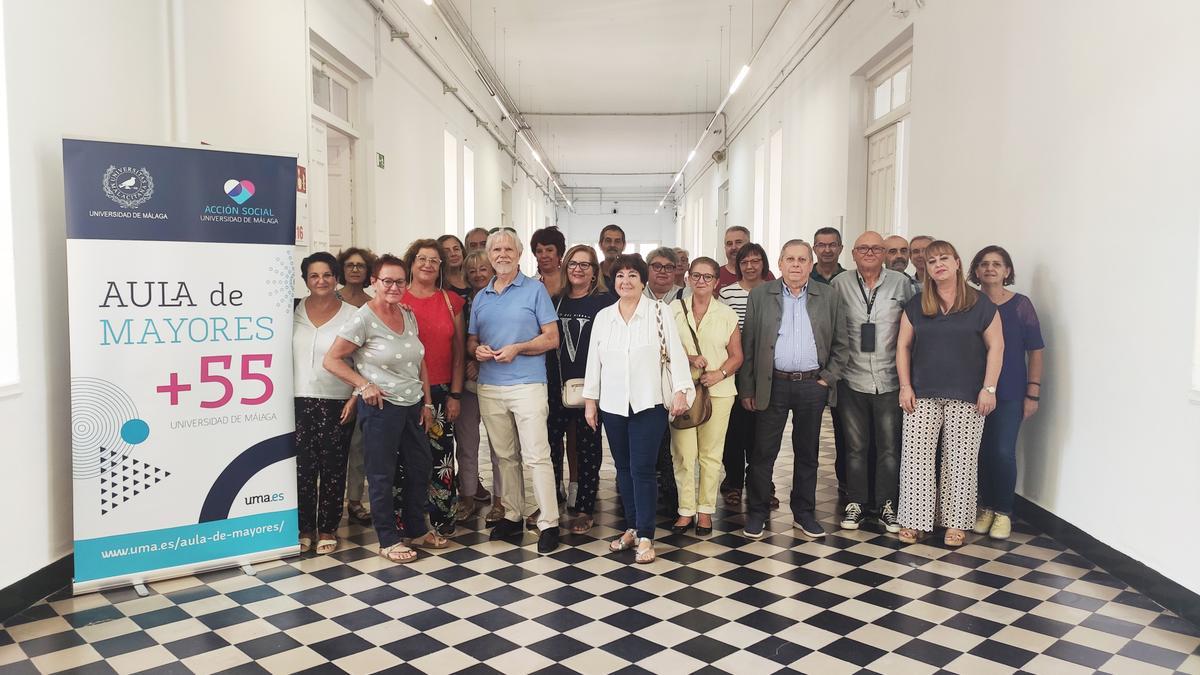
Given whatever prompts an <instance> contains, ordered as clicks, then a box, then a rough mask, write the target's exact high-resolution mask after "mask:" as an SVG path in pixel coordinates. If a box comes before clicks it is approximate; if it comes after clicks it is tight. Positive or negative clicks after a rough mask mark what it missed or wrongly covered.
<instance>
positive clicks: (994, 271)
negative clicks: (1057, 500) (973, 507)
mask: <svg viewBox="0 0 1200 675" xmlns="http://www.w3.org/2000/svg"><path fill="white" fill-rule="evenodd" d="M967 278H968V280H969V281H971V283H974V284H978V285H979V287H980V290H982V291H983V293H984V294H985V295H987V297H988V299H989V300H991V301H992V303H993V304H995V305H996V307H997V308H999V313H1000V323H1001V325H1003V326H1004V366H1003V367H1002V368H1001V369H1000V381H999V382H997V383H996V409H995V410H994V411H993V412H992V414H991V415H989V416H988V421H987V424H986V425H984V427H983V439H982V440H981V441H980V444H979V513H978V515H977V516H976V518H975V534H986V535H988V536H990V537H991V538H992V539H1008V537H1009V535H1011V534H1012V518H1011V515H1012V511H1013V492H1014V491H1015V490H1016V486H1017V434H1018V433H1020V431H1021V423H1022V422H1023V421H1025V420H1027V419H1029V418H1030V417H1032V416H1033V415H1034V414H1035V413H1037V410H1038V403H1039V401H1041V396H1042V372H1043V369H1044V366H1043V360H1042V359H1043V356H1044V354H1045V351H1046V343H1045V342H1044V341H1043V340H1042V325H1041V322H1039V321H1038V316H1037V310H1035V309H1034V308H1033V301H1032V300H1030V299H1029V297H1028V296H1025V295H1022V294H1020V293H1013V292H1012V291H1010V290H1008V289H1007V288H1005V286H1011V285H1012V284H1013V283H1015V282H1016V280H1017V275H1016V271H1015V270H1014V269H1013V261H1012V256H1010V255H1009V254H1008V251H1006V250H1004V248H1002V247H1000V246H985V247H984V248H983V249H981V250H980V251H979V253H976V254H975V259H974V260H972V261H971V273H970V274H969V275H968V277H967Z"/></svg>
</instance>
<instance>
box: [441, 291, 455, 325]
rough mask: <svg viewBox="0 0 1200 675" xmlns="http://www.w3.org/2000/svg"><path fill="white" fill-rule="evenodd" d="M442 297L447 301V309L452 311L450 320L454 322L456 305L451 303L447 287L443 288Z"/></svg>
mask: <svg viewBox="0 0 1200 675" xmlns="http://www.w3.org/2000/svg"><path fill="white" fill-rule="evenodd" d="M442 299H443V300H445V301H446V310H447V311H449V312H450V322H451V323H453V322H454V306H453V305H451V304H450V296H449V295H446V289H444V288H443V289H442Z"/></svg>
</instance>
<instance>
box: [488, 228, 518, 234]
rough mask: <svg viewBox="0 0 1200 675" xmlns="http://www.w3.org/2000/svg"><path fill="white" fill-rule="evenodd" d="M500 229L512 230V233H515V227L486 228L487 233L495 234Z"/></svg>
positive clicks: (504, 230)
mask: <svg viewBox="0 0 1200 675" xmlns="http://www.w3.org/2000/svg"><path fill="white" fill-rule="evenodd" d="M501 231H503V232H512V233H513V234H516V233H517V230H516V228H513V227H493V228H492V229H490V230H488V234H496V233H497V232H501Z"/></svg>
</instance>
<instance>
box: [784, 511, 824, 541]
mask: <svg viewBox="0 0 1200 675" xmlns="http://www.w3.org/2000/svg"><path fill="white" fill-rule="evenodd" d="M792 527H794V528H796V529H797V530H800V532H801V533H802V534H804V536H806V537H808V538H809V539H820V538H821V537H824V536H825V528H823V527H821V524H820V523H818V522H817V518H816V516H814V515H813V514H811V513H806V514H804V515H802V516H798V517H797V518H796V519H795V520H793V521H792Z"/></svg>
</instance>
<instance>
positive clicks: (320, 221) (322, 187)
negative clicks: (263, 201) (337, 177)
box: [308, 120, 329, 251]
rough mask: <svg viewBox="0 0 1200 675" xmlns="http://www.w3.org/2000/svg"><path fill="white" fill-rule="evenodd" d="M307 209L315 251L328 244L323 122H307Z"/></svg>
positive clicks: (326, 148)
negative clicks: (308, 123)
mask: <svg viewBox="0 0 1200 675" xmlns="http://www.w3.org/2000/svg"><path fill="white" fill-rule="evenodd" d="M308 133H309V143H308V147H309V157H308V164H309V166H308V212H309V218H310V220H309V229H310V231H311V232H312V238H311V239H310V242H311V243H310V245H311V246H312V250H314V251H324V250H327V249H328V248H329V170H328V156H329V147H328V143H329V140H328V133H327V131H326V126H325V123H324V122H321V121H319V120H312V123H311V124H310V125H309V129H308Z"/></svg>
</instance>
